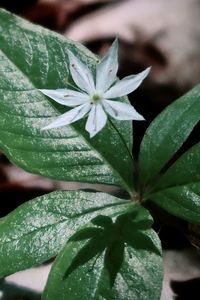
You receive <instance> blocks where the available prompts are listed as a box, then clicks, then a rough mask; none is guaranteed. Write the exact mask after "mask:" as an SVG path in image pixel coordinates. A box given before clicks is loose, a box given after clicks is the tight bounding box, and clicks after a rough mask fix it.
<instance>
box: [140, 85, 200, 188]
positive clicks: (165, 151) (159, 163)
mask: <svg viewBox="0 0 200 300" xmlns="http://www.w3.org/2000/svg"><path fill="white" fill-rule="evenodd" d="M199 112H200V86H199V85H198V86H197V87H195V88H194V89H193V90H192V91H190V92H189V93H187V94H186V95H184V96H183V97H182V98H180V99H179V100H177V101H175V102H174V103H172V104H171V105H169V106H168V107H167V108H166V109H165V110H164V111H163V112H162V113H161V114H160V115H159V116H158V117H157V118H156V119H155V120H154V121H153V122H152V124H151V125H150V127H149V128H148V129H147V131H146V133H145V136H144V138H143V141H142V143H141V148H140V156H139V169H140V182H141V185H142V186H144V185H149V184H151V181H152V180H153V179H155V177H157V176H158V173H159V172H160V171H161V169H162V168H163V167H164V165H165V164H166V163H167V162H168V161H169V160H170V159H171V158H172V156H173V155H174V153H175V152H176V151H177V150H178V149H179V148H180V146H181V145H182V144H183V143H184V141H185V140H186V138H187V137H188V135H189V134H190V133H191V131H192V130H193V128H194V126H195V125H196V124H197V123H198V121H199V120H200V113H199Z"/></svg>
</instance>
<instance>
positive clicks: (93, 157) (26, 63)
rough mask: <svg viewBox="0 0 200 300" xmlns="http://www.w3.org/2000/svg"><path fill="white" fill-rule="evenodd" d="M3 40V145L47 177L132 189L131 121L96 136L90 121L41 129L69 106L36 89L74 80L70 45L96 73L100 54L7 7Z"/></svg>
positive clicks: (0, 29)
mask: <svg viewBox="0 0 200 300" xmlns="http://www.w3.org/2000/svg"><path fill="white" fill-rule="evenodd" d="M0 40H1V43H0V62H1V67H0V147H1V148H2V149H3V151H4V152H5V153H6V155H7V156H8V157H9V159H10V160H11V161H13V162H14V163H16V164H17V165H19V166H20V167H22V168H24V169H25V170H28V171H30V172H32V173H37V174H41V175H44V176H46V177H51V178H54V179H58V180H65V181H81V182H91V183H105V184H115V185H121V186H123V187H124V188H125V189H126V190H128V191H130V192H131V191H132V190H133V186H132V182H133V180H132V173H133V167H132V159H131V154H130V153H131V148H132V127H131V122H130V121H123V122H122V121H113V122H112V123H111V122H108V123H107V125H106V127H105V128H104V129H103V130H102V131H101V132H100V133H99V134H98V135H97V136H96V137H94V138H92V139H90V138H89V135H88V133H87V132H86V131H85V129H84V127H85V120H82V121H78V122H76V123H74V124H73V125H70V126H66V127H62V128H58V129H52V130H48V131H41V128H43V127H44V126H45V125H47V124H49V123H50V121H52V120H53V119H54V118H55V117H56V116H57V115H60V114H61V113H63V111H64V110H63V106H61V105H59V104H56V103H55V101H52V100H50V99H49V98H47V97H45V96H44V95H42V93H40V92H39V91H38V90H37V89H42V88H46V89H56V88H65V87H67V83H72V79H71V77H70V73H69V67H68V56H67V50H68V49H70V50H71V51H72V52H73V53H74V54H75V55H76V56H77V57H78V58H79V59H80V60H81V61H82V62H83V63H85V64H87V65H88V67H89V68H90V69H91V70H92V71H93V72H94V69H95V64H96V58H95V56H94V55H92V54H91V53H90V52H89V51H88V50H87V49H85V48H84V47H82V46H81V45H79V44H77V43H73V42H71V41H69V40H67V39H65V38H63V37H62V36H60V35H58V34H56V33H53V32H51V31H49V30H46V29H44V28H41V27H39V26H36V25H32V24H30V23H29V22H27V21H25V20H23V19H21V18H19V17H17V16H15V15H12V14H10V13H8V12H6V11H4V10H2V9H1V10H0ZM121 101H125V102H127V101H128V100H127V98H126V97H123V98H122V99H121ZM113 124H114V125H113Z"/></svg>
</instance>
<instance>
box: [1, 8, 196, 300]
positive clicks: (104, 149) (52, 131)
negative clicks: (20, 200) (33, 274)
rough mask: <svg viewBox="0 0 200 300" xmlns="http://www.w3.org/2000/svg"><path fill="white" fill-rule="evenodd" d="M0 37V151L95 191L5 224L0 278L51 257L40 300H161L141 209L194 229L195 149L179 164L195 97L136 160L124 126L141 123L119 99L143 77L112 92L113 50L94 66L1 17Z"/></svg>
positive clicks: (39, 203) (160, 125) (30, 205)
mask: <svg viewBox="0 0 200 300" xmlns="http://www.w3.org/2000/svg"><path fill="white" fill-rule="evenodd" d="M10 33H12V34H10ZM0 36H1V44H0V66H1V69H0V70H1V76H0V103H1V106H0V107H1V108H0V131H1V135H0V146H1V149H2V150H3V152H4V153H5V154H6V155H7V156H8V158H9V159H10V160H11V161H12V162H14V163H15V164H17V165H19V166H20V167H21V168H24V169H25V170H28V171H30V172H32V173H35V174H40V175H43V176H46V177H49V178H53V179H56V180H64V181H77V182H81V183H89V184H91V185H90V187H91V190H74V191H55V192H53V193H50V194H47V195H44V196H41V197H38V198H36V199H33V200H31V201H29V202H27V203H24V204H23V205H21V206H20V207H18V208H17V209H16V210H14V211H13V212H11V213H10V214H8V215H7V216H5V217H4V218H2V219H1V222H0V265H1V268H0V274H1V276H2V277H4V276H7V275H9V274H11V273H15V272H17V271H20V270H23V269H26V268H30V267H32V266H35V265H39V264H41V263H43V262H44V261H47V260H48V259H50V258H52V257H56V260H55V262H54V264H53V267H52V270H51V272H50V274H49V278H48V281H47V284H46V287H45V290H44V293H43V296H42V299H44V300H46V299H48V300H49V299H50V300H55V299H58V300H66V299H73V300H79V299H99V300H100V299H116V300H122V299H123V300H125V299H134V300H144V299H148V300H156V299H159V298H160V292H161V286H162V277H163V267H162V254H161V253H162V252H161V245H160V240H159V237H158V234H157V233H156V232H155V230H154V229H153V228H152V225H153V218H152V216H151V212H150V211H149V210H148V209H147V208H146V207H148V205H147V204H148V203H154V205H156V206H159V207H160V208H161V209H163V210H165V211H167V212H168V213H170V214H172V215H175V216H176V217H178V218H181V219H184V220H186V221H188V222H192V223H199V222H200V181H199V179H200V176H199V167H200V157H199V156H200V154H199V153H200V152H199V148H200V144H199V143H197V144H196V145H194V146H193V147H191V148H190V149H189V150H187V151H186V152H185V153H183V154H182V155H181V154H179V152H178V150H179V148H180V147H181V146H182V145H183V143H184V142H185V140H186V139H187V137H188V136H189V135H190V133H191V132H192V130H193V128H194V126H195V125H196V124H197V123H198V121H199V119H200V113H199V112H200V88H199V86H197V87H196V88H194V89H193V90H192V91H190V92H189V93H188V94H186V95H185V96H183V97H182V98H181V99H178V100H177V101H175V102H174V103H173V104H171V105H170V106H168V107H167V108H166V109H165V110H164V111H163V112H162V113H161V114H160V115H159V116H158V117H157V118H156V119H155V120H154V121H153V122H152V124H151V125H150V126H149V128H148V129H147V131H146V133H145V135H144V137H143V140H142V142H141V145H140V152H139V158H138V159H137V160H136V159H135V158H134V157H133V156H132V144H133V141H132V123H131V120H133V119H136V120H142V119H143V117H142V116H141V115H140V114H138V113H137V112H136V111H135V110H134V108H133V107H132V106H131V105H130V103H129V101H128V99H127V98H126V97H124V96H125V95H127V94H129V93H130V92H131V91H133V90H134V89H136V88H137V87H138V86H139V84H140V83H141V82H142V80H143V79H144V78H145V77H146V76H147V74H148V72H149V69H147V70H145V71H143V72H142V73H140V74H138V75H136V76H133V75H131V76H129V77H126V78H124V79H122V80H121V81H118V80H117V78H116V73H117V68H118V62H117V41H115V42H114V43H113V45H112V47H111V49H110V50H109V52H108V54H107V55H106V56H105V57H104V58H103V59H102V61H101V62H100V63H99V61H98V59H97V58H96V56H94V55H93V54H92V53H90V52H89V51H88V50H87V49H85V48H84V47H82V46H81V45H79V44H76V43H73V42H71V41H68V40H66V39H63V38H62V37H61V36H59V35H58V34H56V33H53V32H51V31H48V30H45V29H43V28H41V27H39V26H35V25H31V24H30V23H28V22H27V21H24V20H22V19H21V18H19V17H16V16H14V15H12V14H10V13H8V12H6V11H4V10H1V11H0ZM94 78H96V79H94ZM46 96H48V97H46ZM110 99H111V100H110ZM68 107H72V109H71V110H69V111H66V110H67V109H68ZM87 115H88V118H87V120H85V118H84V117H85V116H87ZM107 115H108V116H109V117H107ZM82 118H83V119H82ZM107 119H108V122H106V121H107ZM123 120H124V121H123ZM85 123H86V124H85ZM88 132H89V134H88ZM180 153H181V152H180ZM175 154H176V156H175ZM172 158H173V160H172ZM169 162H170V164H169ZM97 184H101V185H102V184H103V185H104V186H106V185H107V186H108V185H110V186H111V185H114V186H117V187H118V189H119V190H120V191H121V195H122V196H121V197H119V196H117V195H115V196H114V195H112V193H105V192H99V191H98V187H99V186H98V185H97Z"/></svg>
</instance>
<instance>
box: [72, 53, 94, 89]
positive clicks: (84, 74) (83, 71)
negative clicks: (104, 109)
mask: <svg viewBox="0 0 200 300" xmlns="http://www.w3.org/2000/svg"><path fill="white" fill-rule="evenodd" d="M68 57H69V65H70V72H71V75H72V78H73V80H74V82H75V83H76V84H77V86H78V87H80V88H81V89H82V90H83V91H85V92H87V93H91V92H93V91H94V90H95V86H94V79H93V77H92V73H91V72H90V70H89V69H88V67H87V66H86V65H84V64H83V63H82V62H81V61H80V60H79V59H78V58H76V56H74V54H73V53H72V52H71V51H69V50H68Z"/></svg>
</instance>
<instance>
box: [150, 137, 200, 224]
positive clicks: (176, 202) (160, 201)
mask: <svg viewBox="0 0 200 300" xmlns="http://www.w3.org/2000/svg"><path fill="white" fill-rule="evenodd" d="M199 170H200V143H199V144H196V145H195V146H193V147H192V148H191V149H190V150H188V151H187V152H185V153H184V154H183V155H182V156H181V157H180V158H179V159H178V160H177V161H176V162H175V163H174V164H173V165H172V166H171V167H170V168H169V169H168V170H167V171H166V173H165V174H164V175H163V176H162V177H161V178H160V180H159V181H158V183H157V185H156V186H155V188H154V190H153V192H152V193H151V194H149V195H148V194H147V195H146V197H148V198H150V199H151V200H152V201H153V202H155V203H156V204H157V205H159V206H160V207H162V208H163V209H165V210H167V211H168V212H169V213H171V214H173V215H175V216H178V217H180V218H183V219H185V220H187V221H189V222H193V223H200V173H199Z"/></svg>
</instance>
